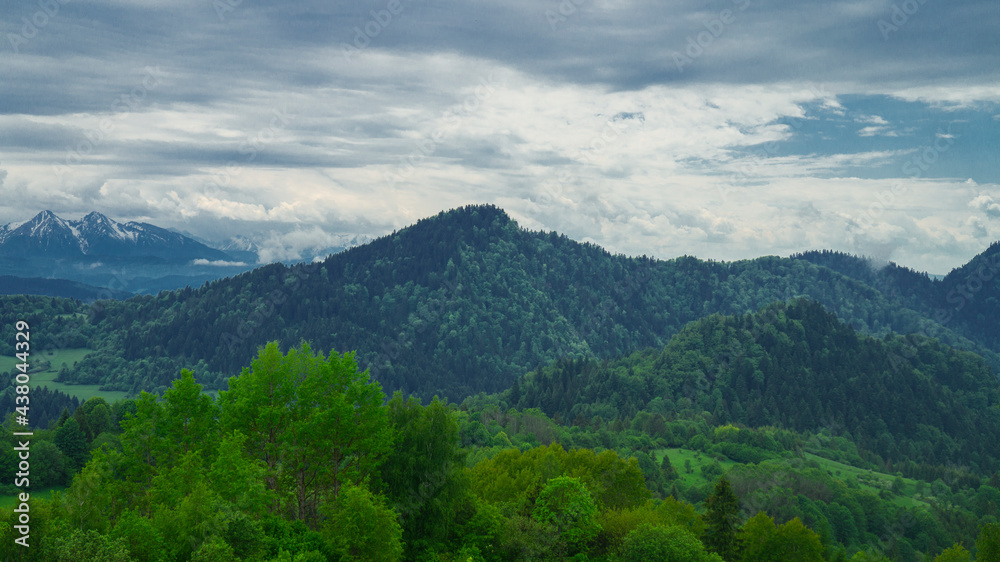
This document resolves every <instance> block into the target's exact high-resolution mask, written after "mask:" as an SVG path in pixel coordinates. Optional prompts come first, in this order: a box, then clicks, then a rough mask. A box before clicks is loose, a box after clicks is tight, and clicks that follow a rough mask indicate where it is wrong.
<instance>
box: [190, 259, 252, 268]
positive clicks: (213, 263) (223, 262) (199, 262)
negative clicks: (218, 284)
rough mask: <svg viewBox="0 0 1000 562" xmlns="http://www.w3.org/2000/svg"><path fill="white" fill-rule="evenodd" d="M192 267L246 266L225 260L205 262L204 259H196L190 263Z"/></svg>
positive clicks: (239, 262)
mask: <svg viewBox="0 0 1000 562" xmlns="http://www.w3.org/2000/svg"><path fill="white" fill-rule="evenodd" d="M191 264H192V265H210V266H213V267H232V266H243V265H247V264H245V263H243V262H241V261H226V260H206V259H204V258H198V259H196V260H194V261H192V262H191Z"/></svg>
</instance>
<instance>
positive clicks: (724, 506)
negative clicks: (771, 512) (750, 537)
mask: <svg viewBox="0 0 1000 562" xmlns="http://www.w3.org/2000/svg"><path fill="white" fill-rule="evenodd" d="M705 507H706V509H707V510H708V512H707V513H706V515H705V522H706V523H707V524H708V526H707V528H706V529H705V536H704V541H703V542H704V543H705V546H707V547H708V549H709V550H711V551H712V552H715V553H717V554H718V555H719V556H721V557H722V558H723V559H724V560H726V561H727V562H733V561H735V560H737V559H738V558H739V540H738V536H737V534H738V532H739V527H740V521H739V519H740V501H739V499H738V498H737V497H736V494H735V493H733V488H732V486H731V485H730V484H729V480H726V477H725V476H723V477H722V478H720V479H719V482H718V483H717V484H716V485H715V491H714V492H713V493H712V494H711V495H710V496H708V499H706V500H705Z"/></svg>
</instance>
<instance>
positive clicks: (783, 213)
mask: <svg viewBox="0 0 1000 562" xmlns="http://www.w3.org/2000/svg"><path fill="white" fill-rule="evenodd" d="M400 5H401V6H402V9H401V11H399V13H395V14H392V17H391V18H388V19H386V17H385V16H384V15H379V14H381V10H384V9H387V6H388V4H387V3H386V2H384V1H382V0H377V1H376V2H374V3H366V4H360V3H356V2H344V1H340V2H325V1H324V2H320V1H318V0H304V1H302V2H296V3H291V4H290V3H287V2H277V1H274V0H261V1H259V2H252V3H251V2H243V3H239V4H237V5H236V6H231V7H232V8H233V9H232V10H224V11H222V12H217V10H216V9H215V8H214V7H213V4H212V3H211V2H204V1H201V0H179V1H178V2H173V3H170V4H150V3H148V2H141V1H139V0H134V1H133V0H129V1H126V0H95V1H93V2H88V3H69V4H65V5H61V7H60V12H59V14H58V15H57V16H54V17H52V18H51V21H50V22H49V23H48V24H47V25H46V26H45V27H44V29H39V30H38V34H37V36H34V37H33V38H32V39H31V40H30V41H29V42H27V43H25V44H23V45H20V47H19V49H18V52H17V53H14V52H13V51H9V52H6V53H5V54H4V55H3V56H0V72H2V73H3V75H4V76H5V77H10V79H7V80H4V81H2V82H0V151H2V152H0V157H2V159H3V162H4V167H5V168H4V169H5V170H6V171H8V172H9V176H8V177H7V178H6V182H5V183H4V181H3V180H4V178H2V177H0V189H2V190H3V192H4V193H5V194H12V193H14V192H16V194H17V196H18V197H17V199H16V201H17V202H16V203H15V202H13V201H15V200H14V199H13V198H7V200H6V201H5V202H3V203H0V222H5V221H15V220H23V218H24V217H23V215H24V214H25V213H26V212H27V210H28V209H31V210H35V211H37V210H38V209H43V208H49V209H52V210H54V211H56V212H59V213H65V214H69V215H78V216H79V215H82V214H85V213H86V212H89V211H90V210H95V209H97V210H101V211H102V212H106V213H107V214H109V215H111V216H114V217H116V218H117V219H124V220H144V221H146V222H152V223H154V224H159V225H162V226H167V227H175V228H179V229H183V230H188V231H190V232H192V233H194V234H197V235H198V236H200V237H203V238H206V239H212V240H224V239H228V238H230V237H231V236H232V235H234V234H243V235H248V236H252V237H254V239H255V240H257V241H258V242H259V243H260V244H261V247H262V256H263V257H264V259H309V258H312V257H314V255H311V254H315V253H316V252H323V251H325V249H326V248H331V247H337V246H340V245H342V244H343V242H344V241H345V240H347V241H349V240H350V237H351V235H353V234H359V233H360V234H366V235H379V234H384V233H387V232H391V231H392V230H394V229H398V228H400V227H402V226H405V225H407V224H411V223H412V222H414V221H416V220H418V219H420V218H422V217H425V216H429V215H433V214H435V213H436V212H438V211H440V210H441V209H445V208H451V207H456V206H459V205H464V204H468V203H473V202H495V203H498V204H500V205H501V206H503V207H505V208H507V209H508V210H510V211H511V212H512V213H513V214H515V215H516V216H517V217H518V219H519V220H521V221H523V222H524V223H525V224H526V225H532V226H533V227H537V228H546V229H561V230H565V231H566V232H567V234H569V235H571V236H574V237H576V238H578V239H584V238H587V237H590V238H592V239H593V240H595V241H597V242H598V243H601V244H603V245H606V246H608V247H610V248H613V249H619V250H620V251H628V252H634V253H647V254H656V255H659V256H663V257H669V256H672V255H679V254H682V253H694V252H698V253H701V254H702V255H704V256H706V257H725V258H727V259H732V258H735V257H746V256H750V255H756V254H759V253H776V252H785V251H798V250H802V249H808V248H806V247H804V246H803V245H805V244H809V245H812V247H831V246H836V247H839V248H849V247H851V244H854V243H855V242H854V241H855V240H860V241H862V242H859V244H860V243H864V244H882V246H878V247H879V248H882V250H879V251H883V252H890V251H889V250H885V249H886V248H890V247H891V252H890V253H891V254H892V255H895V256H903V257H906V258H908V259H913V260H914V261H912V262H910V263H908V265H913V266H914V267H926V268H931V267H933V268H937V269H940V268H942V267H944V266H943V265H942V264H945V263H946V262H947V261H948V260H949V259H950V260H952V261H954V260H956V259H958V257H957V256H959V255H961V256H968V255H971V253H975V248H976V247H977V246H976V244H979V243H980V242H978V241H975V239H976V236H974V235H973V230H972V229H973V228H978V227H974V225H971V224H969V223H967V221H966V220H965V219H966V215H967V214H968V213H969V206H968V202H969V201H970V200H971V199H973V198H974V197H976V196H977V195H972V194H971V192H965V191H961V192H960V193H963V194H964V195H963V196H965V197H966V198H965V199H962V200H960V199H959V198H956V197H954V196H952V194H951V193H949V192H947V191H946V190H951V189H953V187H954V186H955V181H956V180H955V178H957V177H961V178H963V179H965V178H970V177H972V178H975V179H976V180H977V182H978V183H979V184H980V187H979V189H978V191H977V192H976V193H977V194H978V192H979V191H982V189H984V188H983V187H982V186H984V185H993V184H995V183H997V182H998V181H1000V177H998V171H997V170H996V167H995V166H993V165H992V164H991V163H990V162H991V159H990V155H991V154H993V153H995V138H996V129H995V128H996V122H997V121H996V119H995V117H994V116H996V115H997V108H998V107H1000V86H998V85H997V84H998V83H1000V80H998V78H1000V52H998V51H997V50H996V49H995V48H994V47H995V39H994V38H995V37H996V36H997V35H998V32H1000V21H998V20H997V18H995V17H990V16H991V14H992V12H991V11H990V10H995V7H994V6H993V5H992V3H991V2H990V1H988V0H976V1H972V0H962V1H959V2H956V3H951V4H948V5H944V4H940V3H926V4H922V5H921V8H920V9H919V11H917V12H916V13H914V14H911V15H910V17H909V18H908V20H907V22H906V23H905V25H903V26H899V29H898V30H896V31H894V32H892V34H891V35H890V36H889V37H888V38H886V37H883V34H882V33H880V31H879V24H878V22H879V21H880V20H883V19H887V18H891V16H892V5H891V4H890V3H887V2H884V1H882V0H872V1H868V0H844V1H838V2H833V3H805V4H803V3H801V2H791V1H790V0H760V1H757V0H754V1H752V2H748V1H746V0H710V1H708V2H704V1H698V2H696V1H694V0H682V1H680V2H674V3H671V4H670V5H669V6H668V7H665V6H664V5H660V4H656V3H648V2H647V3H643V2H629V1H625V0H587V1H585V2H568V3H567V2H558V1H556V0H552V1H549V0H544V1H543V2H541V3H539V2H535V1H531V0H511V1H509V2H503V3H486V4H484V3H471V4H470V3H467V2H458V1H457V0H444V1H443V2H437V3H434V4H426V3H416V2H409V1H408V0H404V1H403V2H402V3H401V4H400ZM565 6H572V9H569V8H566V7H565ZM12 10H13V11H12V12H11V14H10V15H11V17H10V18H7V19H5V20H4V21H3V22H0V37H3V38H6V37H8V35H7V34H8V33H14V34H18V33H20V32H21V30H20V27H19V26H20V24H19V23H18V22H20V18H21V17H22V16H27V17H30V16H31V14H32V13H33V12H34V11H36V10H37V6H35V5H33V4H31V5H23V6H22V8H16V7H15V8H12ZM560 10H562V11H569V12H570V13H567V14H562V13H561V12H560ZM727 11H728V12H727ZM373 12H374V14H375V15H374V16H373ZM552 14H558V15H559V17H557V18H553V17H551V15H552ZM941 29H946V30H949V32H948V33H941V31H940V30H941ZM359 33H360V35H359ZM959 39H960V40H959ZM0 41H2V40H0ZM362 43H363V44H362ZM178 46H181V48H179V47H178ZM345 46H347V47H348V49H347V50H346V51H345ZM0 47H3V48H6V47H7V46H6V45H0ZM351 49H356V50H351ZM345 53H347V55H345ZM674 53H682V54H684V56H685V57H688V58H689V59H690V64H686V65H684V67H683V68H682V69H679V68H678V67H677V65H676V64H675V59H674V58H673V54H674ZM150 69H152V70H150ZM151 77H155V78H156V79H155V80H151ZM949 127H950V128H949ZM938 129H940V131H939V130H938ZM938 139H939V140H942V141H944V140H947V141H953V142H952V143H951V144H949V145H948V146H949V150H948V151H946V152H938V153H936V154H935V156H934V158H935V161H934V162H933V163H932V164H931V165H926V166H925V167H926V169H923V166H924V164H927V163H925V162H922V161H921V162H920V164H921V166H922V167H921V168H920V177H919V178H916V179H922V180H925V181H926V182H927V183H920V182H916V181H915V180H916V179H915V178H914V177H912V174H909V173H907V172H905V171H903V166H904V164H905V163H906V162H907V161H908V159H912V158H914V157H915V156H919V155H920V154H922V152H921V151H923V150H924V149H925V148H926V147H927V146H932V147H933V146H934V144H933V143H934V142H935V140H938ZM990 139H994V140H993V141H992V142H993V144H992V145H991V144H990ZM991 147H992V148H991ZM900 181H901V182H904V185H907V186H910V187H908V188H907V189H910V190H911V191H910V192H909V193H910V194H911V195H910V196H907V197H901V198H899V199H898V200H899V201H905V203H900V205H902V207H903V208H904V209H905V212H904V211H902V210H893V211H886V212H885V213H884V214H883V215H882V216H883V219H881V222H879V223H878V224H875V223H874V222H873V223H872V224H870V225H869V226H868V227H867V228H860V227H859V228H855V229H852V228H853V227H850V226H849V224H845V221H844V217H856V216H857V215H858V211H857V209H858V208H861V209H864V208H867V207H868V206H869V205H870V204H871V201H872V197H873V195H872V194H873V193H876V194H877V193H881V192H882V191H884V190H885V189H889V190H890V193H891V186H892V185H894V183H895V182H900ZM933 189H940V190H943V191H942V193H944V194H945V196H944V197H940V195H941V194H937V195H935V197H936V198H937V199H935V197H931V195H930V191H932V190H933ZM963 189H964V188H963ZM830 190H833V191H832V192H831V191H830ZM838 190H839V191H838ZM872 190H874V191H872ZM928 190H930V191H928ZM916 193H919V194H920V196H919V197H914V196H912V195H913V194H916ZM939 201H944V203H941V202H939ZM942 205H946V206H944V207H942ZM979 210H983V209H979ZM935 212H940V213H941V214H942V215H943V216H947V217H948V219H947V220H949V221H952V222H951V223H950V224H946V223H942V222H939V220H936V219H934V218H933V216H931V215H932V214H933V213H935ZM984 212H985V211H984ZM960 213H964V214H962V215H961V218H960ZM914 217H919V220H918V219H916V218H914ZM942 220H943V219H942ZM976 232H981V229H979V230H977V231H976ZM933 236H939V237H940V238H939V239H934V238H933ZM917 244H926V246H925V247H926V248H928V249H927V250H921V249H918V248H917V247H916V246H914V245H917ZM907 252H908V253H907ZM956 252H960V253H956Z"/></svg>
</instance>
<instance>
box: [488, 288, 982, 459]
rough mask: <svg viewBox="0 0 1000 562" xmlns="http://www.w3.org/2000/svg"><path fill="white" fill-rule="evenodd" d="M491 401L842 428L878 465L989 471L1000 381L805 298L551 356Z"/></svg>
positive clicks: (579, 415) (968, 358) (973, 362)
mask: <svg viewBox="0 0 1000 562" xmlns="http://www.w3.org/2000/svg"><path fill="white" fill-rule="evenodd" d="M500 398H501V399H502V400H505V401H506V402H507V403H509V405H510V406H512V407H516V408H519V409H525V408H540V409H541V410H542V411H543V412H545V413H546V414H548V415H550V416H556V415H558V416H559V417H560V418H562V419H564V420H566V421H570V420H576V422H575V423H582V424H588V423H590V420H591V419H592V418H593V417H594V416H598V415H599V416H601V417H602V418H603V419H604V420H605V421H611V420H614V419H623V420H624V421H626V422H628V421H629V420H632V419H633V418H635V416H636V415H637V414H638V413H639V412H642V411H645V412H647V413H648V414H652V415H660V416H666V417H668V418H673V417H677V416H680V417H685V418H690V417H692V416H696V414H697V413H698V412H702V411H704V412H706V416H709V417H710V419H709V423H710V424H712V425H722V424H725V423H739V424H742V425H746V426H750V427H761V426H777V427H783V428H787V429H793V430H796V431H800V432H801V431H811V432H817V431H820V430H825V431H826V432H827V433H830V434H834V435H836V434H844V435H849V436H850V439H851V440H852V441H854V442H855V443H856V444H857V445H858V446H859V447H861V448H863V449H864V450H867V451H869V452H873V453H876V454H877V455H879V457H880V459H878V461H879V462H880V463H881V462H883V461H889V462H890V463H893V464H895V465H900V464H907V463H912V461H913V460H914V459H920V461H921V462H923V463H928V464H933V465H946V464H949V463H959V464H965V465H968V466H971V467H973V469H974V470H976V471H977V472H979V473H981V474H992V473H993V472H994V471H996V470H997V468H998V467H1000V454H998V453H997V452H996V449H995V447H994V446H993V444H995V443H996V442H997V441H998V440H1000V408H998V403H1000V385H998V383H997V380H996V377H995V376H994V375H993V373H992V372H991V371H990V369H989V367H988V366H987V365H986V364H985V363H984V362H983V360H982V358H980V357H978V356H976V355H974V354H972V353H968V352H962V351H958V350H955V349H952V348H949V347H947V346H945V345H941V344H940V343H939V342H937V341H935V340H931V339H927V338H924V337H922V336H886V337H885V338H874V337H871V336H866V335H863V334H859V333H857V332H855V331H854V330H853V329H852V328H851V327H850V326H848V325H846V324H844V323H842V322H840V321H839V320H838V319H837V318H836V316H834V315H832V314H830V313H829V312H827V311H826V310H824V308H823V307H822V306H820V305H819V304H818V303H815V302H811V301H807V300H804V299H795V300H793V301H790V302H789V303H775V304H772V305H770V306H768V307H766V308H764V309H763V310H761V311H760V312H758V313H756V314H750V315H736V316H721V315H712V316H709V317H707V318H703V319H701V320H698V321H696V322H692V323H690V324H688V325H687V326H685V327H684V329H683V330H681V332H680V333H678V334H677V335H676V336H674V337H673V338H672V339H671V340H670V342H669V343H667V345H666V346H665V347H664V348H663V349H662V350H646V351H642V352H637V353H635V354H632V355H629V356H626V357H623V358H619V359H616V360H613V361H610V362H605V363H599V362H596V361H593V360H591V361H562V362H558V363H555V364H553V365H549V366H546V367H545V368H542V369H539V370H536V371H534V372H531V373H528V374H526V375H525V376H524V377H522V378H521V379H520V380H518V381H517V382H516V383H515V385H514V386H513V387H512V388H511V389H510V390H508V391H506V392H504V393H503V394H501V396H500ZM644 415H646V414H644ZM647 417H648V416H647ZM868 460H874V459H873V458H871V457H870V458H869V459H868ZM910 472H911V473H913V472H916V470H911V471H910Z"/></svg>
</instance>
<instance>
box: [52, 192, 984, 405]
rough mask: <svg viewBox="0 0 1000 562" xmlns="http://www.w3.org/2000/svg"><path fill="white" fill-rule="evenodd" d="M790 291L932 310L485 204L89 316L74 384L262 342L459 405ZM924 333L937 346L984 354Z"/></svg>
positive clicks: (104, 306) (657, 342)
mask: <svg viewBox="0 0 1000 562" xmlns="http://www.w3.org/2000/svg"><path fill="white" fill-rule="evenodd" d="M796 296H806V297H809V298H811V299H814V300H816V301H818V302H820V303H821V304H823V305H824V306H825V307H827V308H828V309H829V310H831V311H832V312H834V313H836V314H837V316H838V317H840V318H842V319H843V320H844V321H846V322H849V323H850V324H852V325H853V326H855V327H856V328H857V329H859V330H862V331H866V332H870V333H874V334H885V333H888V332H889V331H895V332H901V333H908V332H917V331H921V330H924V329H925V326H926V325H927V323H928V322H930V323H932V324H933V320H932V319H928V318H927V317H926V316H924V315H921V314H919V313H918V312H916V311H914V310H911V309H909V308H906V307H902V306H899V305H898V303H895V302H893V301H892V300H890V299H889V298H887V297H886V296H885V295H883V294H882V292H880V291H879V290H878V289H876V288H873V287H871V286H869V285H867V284H865V283H863V282H861V281H858V280H856V279H852V278H850V277H847V276H844V275H842V274H840V273H837V272H835V271H833V270H831V269H829V268H827V267H822V266H817V265H814V264H811V263H809V262H807V261H804V260H800V259H782V258H776V257H765V258H759V259H756V260H746V261H740V262H733V263H718V262H705V261H701V260H697V259H695V258H690V257H684V258H678V259H674V260H667V261H659V260H651V259H647V258H628V257H625V256H620V255H619V256H613V255H611V254H609V253H608V252H606V251H604V250H603V249H601V248H599V247H597V246H595V245H593V244H580V243H578V242H575V241H572V240H570V239H568V238H566V237H565V236H561V235H558V234H556V233H541V232H530V231H526V230H523V229H521V228H520V227H518V226H517V224H516V223H515V222H514V221H512V220H511V219H510V218H509V217H508V216H507V215H506V214H505V213H504V212H503V211H502V210H500V209H498V208H496V207H493V206H476V207H465V208H461V209H456V210H453V211H449V212H447V213H441V214H439V215H437V216H435V217H431V218H428V219H424V220H421V221H419V222H418V223H416V224H415V225H413V226H410V227H407V228H405V229H402V230H400V231H398V232H395V233H393V234H392V235H389V236H385V237H383V238H380V239H378V240H375V241H373V242H371V243H369V244H365V245H363V246H358V247H355V248H352V249H350V250H347V251H345V252H342V253H340V254H336V255H333V256H330V257H329V258H328V259H326V260H325V261H323V262H319V263H315V264H310V265H299V266H295V267H291V268H289V267H285V266H283V265H281V264H272V265H268V266H265V267H262V268H259V269H256V270H254V271H251V272H247V273H245V274H242V275H239V276H237V277H235V278H231V279H225V280H219V281H214V282H212V283H210V284H209V285H207V286H205V287H202V288H200V289H197V290H191V289H185V290H181V291H176V292H172V293H165V294H162V295H158V296H156V297H139V298H136V299H132V300H130V301H127V302H123V303H113V302H106V303H101V304H100V305H99V306H95V307H94V308H93V309H92V312H93V314H92V317H91V320H92V322H93V323H94V324H95V325H96V327H97V328H98V330H99V333H100V334H101V336H100V337H99V338H97V339H98V346H99V350H98V352H97V353H95V354H94V355H92V356H91V357H90V358H88V359H86V360H84V361H82V362H80V364H79V365H78V366H77V368H76V369H75V370H74V371H73V372H72V373H70V377H71V378H72V380H75V381H78V382H88V383H102V384H106V385H108V386H109V388H114V389H120V390H138V389H154V388H157V387H161V386H164V385H166V384H167V383H168V382H169V381H170V380H172V378H173V377H174V376H176V373H177V372H179V370H180V369H181V368H183V367H189V368H193V369H194V370H195V372H196V374H197V375H198V376H199V378H200V380H202V381H204V382H205V383H206V384H208V385H209V386H222V385H224V383H225V380H226V378H227V377H228V376H230V375H232V374H235V373H236V372H238V371H239V369H240V367H241V366H242V365H244V364H246V363H247V361H249V359H250V358H251V357H252V356H253V354H254V353H255V352H256V350H257V348H258V347H259V346H260V345H262V344H264V343H265V342H267V341H270V340H279V341H280V342H281V343H282V345H283V346H285V347H287V346H291V345H295V344H296V343H298V342H299V341H300V340H301V339H307V340H309V341H311V342H312V343H313V345H314V346H315V347H317V348H319V349H331V348H335V349H338V350H356V351H357V353H358V361H359V363H360V364H361V365H362V366H363V367H369V368H371V370H372V373H373V375H374V376H376V378H377V379H378V380H379V381H381V382H382V384H383V386H384V387H385V388H386V389H387V390H396V389H399V390H403V391H405V392H411V393H416V394H418V395H421V396H424V397H430V396H432V395H434V394H438V395H441V396H447V397H449V398H451V399H453V400H460V399H461V398H463V397H464V396H467V395H470V394H474V393H477V392H481V391H488V392H496V391H500V390H502V389H504V388H506V387H508V386H509V385H510V384H511V383H512V382H513V380H514V379H515V378H516V377H518V376H519V375H520V374H522V373H524V372H526V371H528V370H531V369H534V368H535V367H537V366H539V365H542V364H546V363H549V362H551V361H552V360H554V359H557V358H559V357H564V356H596V357H602V358H611V357H615V356H618V355H622V354H626V353H630V352H632V351H635V350H638V349H642V348H646V347H661V346H663V345H664V344H666V342H667V341H668V339H669V338H670V337H671V336H672V335H674V334H675V333H677V331H678V330H680V329H681V328H682V327H683V326H684V325H685V324H686V323H688V322H691V321H693V320H697V319H699V318H702V317H704V316H707V315H709V314H712V313H724V314H742V313H747V312H751V311H755V310H758V309H759V308H761V307H763V306H765V305H767V304H769V303H772V302H774V301H785V300H788V299H790V298H793V297H796ZM933 326H936V332H935V335H936V336H938V337H940V338H941V339H942V341H944V342H946V343H949V344H953V345H958V346H962V347H965V348H968V349H975V350H977V351H978V352H980V353H983V354H984V355H985V356H986V357H987V358H988V359H989V360H990V361H991V364H997V363H998V361H997V358H996V354H995V353H993V351H992V350H989V349H985V348H982V346H980V345H978V344H977V343H976V342H974V341H971V340H970V339H968V338H966V337H964V336H963V335H961V334H959V333H956V332H954V331H952V330H949V329H948V328H947V327H942V326H940V325H938V324H933Z"/></svg>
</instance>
